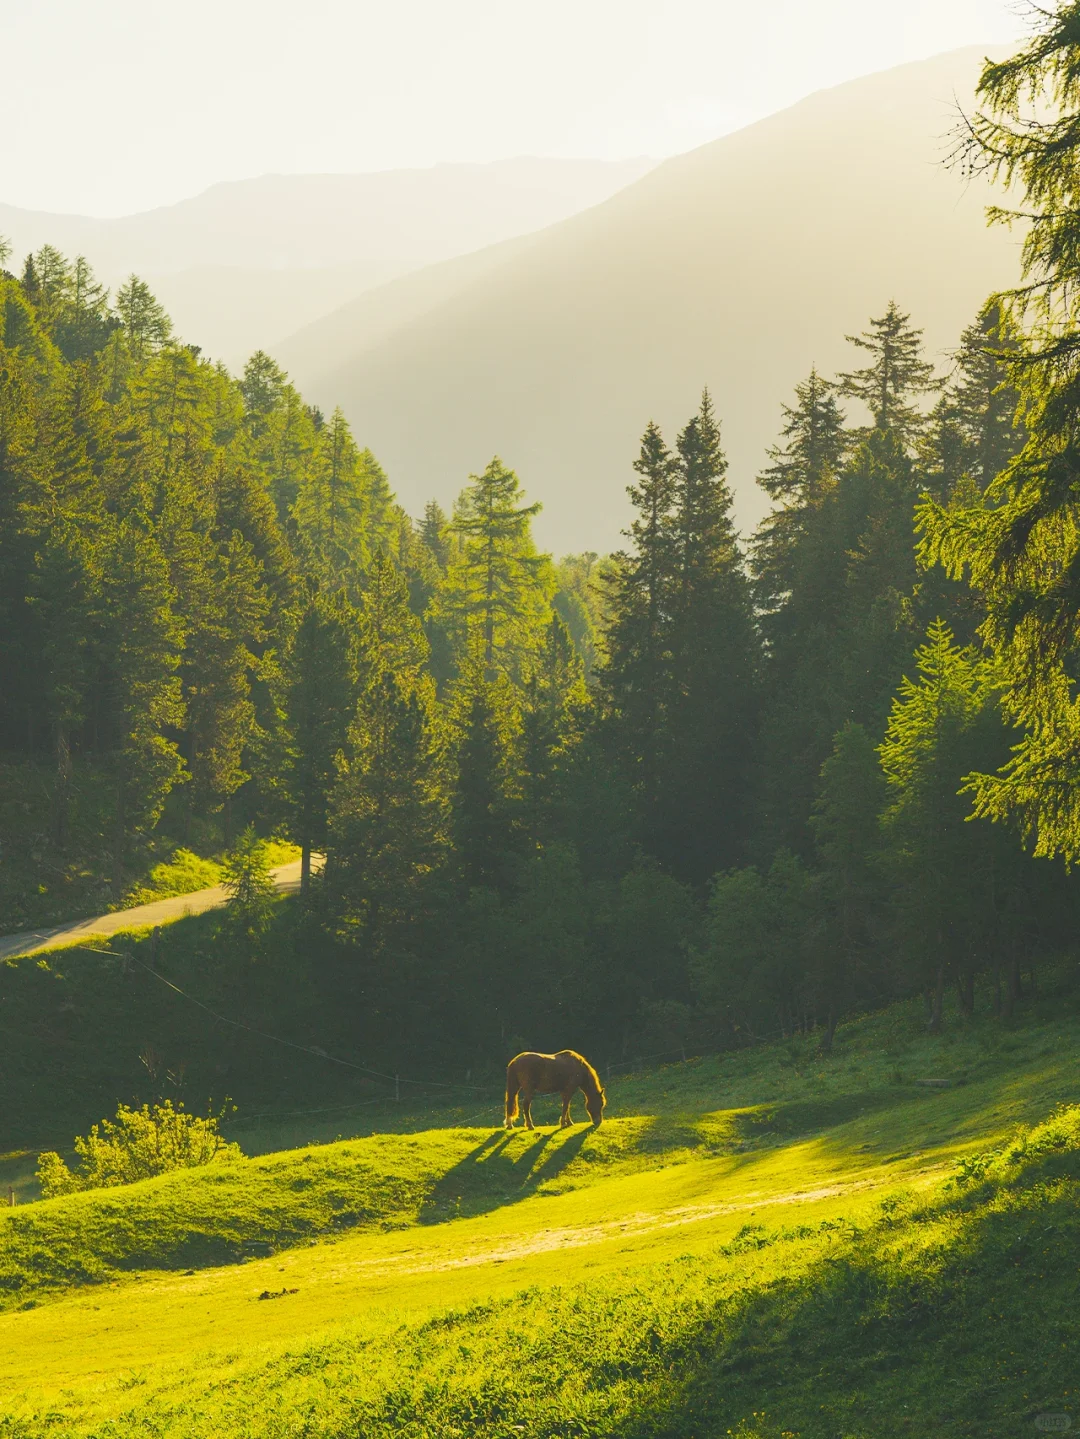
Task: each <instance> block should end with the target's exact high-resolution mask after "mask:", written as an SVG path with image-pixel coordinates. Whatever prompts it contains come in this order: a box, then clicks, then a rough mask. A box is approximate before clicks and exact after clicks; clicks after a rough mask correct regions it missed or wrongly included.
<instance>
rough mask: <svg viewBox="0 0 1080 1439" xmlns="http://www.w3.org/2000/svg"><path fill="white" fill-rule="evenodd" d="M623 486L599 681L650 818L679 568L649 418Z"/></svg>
mask: <svg viewBox="0 0 1080 1439" xmlns="http://www.w3.org/2000/svg"><path fill="white" fill-rule="evenodd" d="M634 469H635V470H636V471H637V473H638V475H639V477H640V478H639V479H638V481H637V482H636V483H635V484H631V485H628V486H627V494H628V495H629V496H630V501H631V503H632V504H633V506H634V509H635V511H636V514H635V517H634V519H633V521H632V522H631V524H630V528H629V529H628V530H626V531H624V533H625V535H626V538H627V539H628V540H629V541H630V543H631V548H630V549H629V550H626V551H621V552H620V553H618V554H616V555H615V556H614V563H613V565H612V568H611V570H610V572H609V573H608V574H607V575H606V577H605V581H604V586H603V597H604V607H605V609H606V611H607V616H606V618H607V627H606V630H605V634H604V651H605V660H604V664H603V666H602V668H601V672H600V676H599V679H600V686H601V691H602V693H603V695H604V698H605V702H606V707H607V710H608V714H609V720H610V727H611V730H612V733H613V735H614V739H615V743H616V748H617V750H618V752H619V754H620V756H621V759H622V763H623V765H624V766H625V768H626V772H627V774H628V775H629V776H630V778H631V782H632V783H633V784H634V786H635V788H636V789H637V791H638V792H639V795H640V803H641V807H642V813H643V816H644V822H645V824H646V825H647V826H649V827H651V825H652V824H653V823H654V821H655V816H656V812H657V806H658V803H659V793H660V788H659V787H660V776H661V773H662V767H663V752H664V746H665V738H666V732H665V730H666V713H667V706H668V705H670V703H671V697H672V695H671V691H672V673H671V663H672V654H671V646H672V623H673V619H674V610H675V584H676V574H677V568H678V560H677V556H678V538H677V535H676V530H675V505H676V495H677V484H678V481H677V472H678V464H677V461H676V460H675V458H674V457H673V456H672V454H671V452H670V451H669V450H668V447H667V445H666V444H665V443H664V439H663V436H662V435H661V433H660V430H659V428H658V427H657V426H656V424H654V423H653V422H652V421H650V422H649V425H648V427H647V428H646V430H645V433H644V435H643V436H642V439H641V449H640V452H639V454H638V457H637V459H636V460H635V461H634Z"/></svg>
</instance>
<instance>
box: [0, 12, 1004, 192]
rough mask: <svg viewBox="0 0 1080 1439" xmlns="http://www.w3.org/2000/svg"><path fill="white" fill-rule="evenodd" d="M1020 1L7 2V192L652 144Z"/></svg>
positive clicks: (157, 188)
mask: <svg viewBox="0 0 1080 1439" xmlns="http://www.w3.org/2000/svg"><path fill="white" fill-rule="evenodd" d="M1022 8H1023V0H181V3H177V0H0V53H2V54H3V56H4V66H3V84H2V86H0V201H2V202H7V203H8V204H15V205H22V206H26V207H28V208H33V209H47V210H68V211H79V212H83V213H88V214H98V215H108V214H123V213H127V212H129V211H133V210H139V209H145V208H147V207H149V206H152V205H158V204H163V203H169V202H171V201H174V200H178V199H181V198H183V197H184V196H187V195H190V194H194V193H196V192H197V191H199V190H201V189H204V188H205V187H206V186H207V185H210V184H213V183H214V181H216V180H226V179H239V178H242V177H245V176H250V175H259V174H265V173H267V172H273V171H277V172H296V171H302V172H318V171H359V170H381V169H390V168H396V167H399V166H418V165H430V164H433V163H436V162H438V161H454V160H490V159H496V158H500V157H504V156H510V155H521V154H536V155H566V156H578V155H580V156H607V157H620V156H628V155H639V154H650V155H667V154H672V153H674V152H676V151H679V150H685V149H688V148H689V147H691V146H693V145H697V144H701V143H703V142H704V141H706V140H709V139H712V138H713V137H715V136H717V135H720V134H723V133H725V132H726V131H729V130H732V129H735V128H737V127H738V126H740V125H743V124H746V123H748V122H749V121H751V120H755V119H757V118H759V117H760V116H762V115H765V114H768V113H769V112H770V111H773V110H776V109H778V108H779V107H781V106H783V105H786V104H789V103H791V102H792V101H794V100H796V99H798V98H799V97H800V96H802V95H805V94H807V93H808V92H809V91H811V90H816V89H819V88H821V87H822V86H824V85H831V84H835V83H837V82H839V81H842V80H845V79H850V78H852V77H854V76H856V75H861V74H865V73H867V72H868V71H872V70H880V69H884V68H885V67H887V66H889V65H895V64H900V63H902V62H903V61H905V60H914V59H920V58H922V57H925V56H928V55H932V54H935V53H937V52H939V51H942V50H950V49H954V48H956V47H958V46H961V45H970V44H984V43H985V44H990V43H1000V42H1002V41H1007V40H1009V39H1011V38H1012V37H1014V36H1017V35H1020V34H1022V33H1023V30H1024V21H1023V18H1022Z"/></svg>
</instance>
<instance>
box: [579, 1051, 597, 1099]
mask: <svg viewBox="0 0 1080 1439" xmlns="http://www.w3.org/2000/svg"><path fill="white" fill-rule="evenodd" d="M574 1053H575V1054H576V1055H577V1058H578V1059H580V1060H581V1067H582V1068H583V1069H584V1071H585V1073H586V1074H587V1075H588V1076H589V1078H590V1079H591V1080H592V1082H593V1083H594V1084H595V1085H596V1089H597V1092H598V1093H599V1094H603V1092H604V1086H603V1085H602V1084H601V1083H600V1076H599V1075H598V1074H597V1072H596V1070H595V1069H594V1068H593V1067H592V1065H591V1064H590V1063H589V1061H588V1060H587V1059H586V1058H585V1056H584V1055H583V1054H577V1050H574Z"/></svg>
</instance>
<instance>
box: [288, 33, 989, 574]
mask: <svg viewBox="0 0 1080 1439" xmlns="http://www.w3.org/2000/svg"><path fill="white" fill-rule="evenodd" d="M981 58H982V54H981V52H980V51H978V50H964V51H959V52H955V53H952V54H949V55H943V56H939V57H937V58H936V59H933V60H928V61H925V62H920V63H918V64H914V65H907V66H903V67H901V68H899V69H896V70H890V71H888V72H885V73H883V74H878V75H872V76H869V77H867V78H865V79H861V80H858V81H855V82H853V83H850V84H846V85H842V86H840V87H838V88H836V89H834V90H829V91H825V92H822V93H820V94H816V95H813V96H811V97H810V98H809V99H807V100H804V101H802V102H801V103H800V104H798V105H795V106H794V107H792V108H791V109H789V110H786V111H784V112H782V113H780V114H777V115H774V116H772V117H770V118H769V119H767V120H764V121H761V122H760V123H758V124H755V125H752V126H750V127H749V128H747V129H745V130H742V131H740V132H739V133H737V134H734V135H729V136H727V137H725V138H723V139H721V140H717V141H715V142H714V143H712V144H710V145H706V146H704V147H702V148H701V149H698V150H695V151H692V152H691V153H689V154H686V155H683V156H680V157H678V158H676V159H673V160H669V161H667V162H665V163H664V164H662V165H660V166H659V167H658V168H656V169H655V170H653V171H651V172H650V173H649V174H648V175H646V176H645V177H644V178H643V179H641V180H639V181H638V182H637V183H636V184H634V185H631V186H629V187H628V188H627V189H625V190H623V191H621V192H620V193H619V194H617V195H615V196H613V197H612V198H611V199H610V200H608V201H606V202H605V203H604V204H602V205H599V206H597V207H594V208H593V209H591V210H588V211H585V212H583V213H582V214H579V215H576V216H574V217H572V218H571V219H569V220H566V221H563V222H562V223H560V224H558V225H555V226H553V227H552V228H550V229H549V230H547V231H546V232H545V233H543V234H542V235H540V236H539V237H536V238H535V240H534V241H533V242H532V243H530V244H529V245H528V246H526V247H522V248H519V249H517V250H512V251H507V253H506V254H505V256H502V257H495V258H498V259H499V263H498V264H493V265H490V266H486V267H485V269H484V271H483V273H481V274H479V275H477V276H476V277H475V278H474V279H472V280H470V281H469V283H468V284H467V285H465V286H464V287H463V286H462V285H461V284H460V274H459V273H455V272H453V271H450V270H447V269H445V268H444V269H443V270H442V271H441V274H437V275H435V276H433V277H431V278H430V280H429V290H430V303H429V305H428V308H427V310H426V312H425V313H423V314H419V315H418V314H417V313H416V310H415V307H414V306H410V305H409V304H404V305H403V306H402V309H401V311H400V314H399V316H398V323H397V325H396V328H394V329H392V330H390V329H389V327H388V326H387V324H386V323H385V317H384V320H383V323H381V324H380V325H379V326H376V327H373V328H370V327H368V326H367V324H366V323H365V319H366V314H367V311H366V310H365V309H363V308H358V309H357V310H356V311H355V312H353V314H352V317H351V318H352V323H350V315H349V314H348V313H346V314H344V315H341V316H332V317H328V318H327V319H326V320H325V321H324V322H322V323H321V324H320V325H318V326H316V327H314V328H312V329H310V330H309V331H308V332H307V333H306V334H304V335H302V336H298V337H295V338H294V339H292V340H290V341H288V342H286V343H284V344H281V345H280V346H278V347H277V349H276V351H275V353H276V354H277V355H278V356H279V358H280V359H281V360H282V362H283V363H284V364H285V365H286V366H287V367H288V368H289V369H290V370H291V372H292V373H293V378H294V379H295V380H296V381H297V382H298V383H299V385H300V386H301V388H302V389H303V391H304V393H305V394H307V395H309V396H310V397H311V398H312V399H314V400H315V401H317V402H318V403H319V404H321V405H322V406H323V407H331V406H333V405H336V404H340V405H342V406H343V407H344V409H345V411H346V413H347V414H348V416H349V418H350V420H351V422H352V423H353V425H354V427H355V428H356V430H357V432H358V433H359V434H361V435H363V437H364V442H365V443H366V444H369V445H371V447H372V448H373V449H374V450H375V451H376V453H377V454H378V455H379V457H380V459H381V460H382V462H383V463H384V464H385V465H386V467H387V469H388V471H389V473H390V474H391V476H392V478H393V481H394V484H395V486H396V488H397V491H398V494H399V496H400V497H401V498H402V500H403V501H404V503H405V504H406V505H407V506H409V507H410V508H412V509H417V508H418V507H419V506H420V505H421V504H422V503H423V501H424V500H425V499H427V498H428V497H430V496H431V495H435V496H437V497H438V498H439V499H441V500H442V501H443V502H444V503H445V502H446V501H447V500H448V499H450V498H451V497H452V495H453V494H454V493H456V491H457V490H458V489H459V488H460V486H461V485H462V483H463V482H464V479H465V477H466V475H467V474H468V473H469V472H470V471H477V470H478V469H480V468H481V467H482V466H483V465H484V464H485V463H486V462H487V460H488V459H489V458H490V457H491V455H492V453H494V452H498V453H499V454H501V455H502V457H503V458H504V459H505V460H506V461H507V462H508V463H510V464H512V465H513V466H515V468H517V469H518V471H519V473H520V474H521V476H522V478H523V480H524V483H525V485H526V486H527V488H528V490H529V493H530V495H531V496H532V497H533V498H536V499H539V500H542V501H543V502H544V505H545V512H544V514H543V515H542V516H541V518H540V521H539V523H538V531H539V534H540V536H541V538H542V539H543V541H544V542H545V543H547V544H550V545H552V546H554V547H556V548H557V549H574V550H580V549H582V548H585V547H587V546H589V547H593V548H597V549H604V548H606V547H609V546H610V545H612V543H613V542H614V541H615V540H616V537H617V534H618V531H619V528H620V527H621V525H622V524H623V523H624V520H625V499H624V486H625V484H626V483H627V479H628V476H629V473H630V470H629V466H630V461H631V460H632V458H633V457H634V455H635V454H636V447H637V439H638V436H639V435H640V433H641V431H642V429H643V428H644V426H645V423H646V421H647V420H648V419H649V418H650V416H652V417H654V418H656V419H657V420H658V421H659V422H661V423H662V424H663V425H665V426H667V427H673V426H675V425H676V424H681V423H682V422H684V421H685V419H686V418H687V417H688V416H689V415H690V414H691V413H692V412H693V411H694V409H695V407H696V403H697V398H698V396H699V394H700V391H701V387H702V386H703V385H704V384H708V385H709V386H710V387H711V389H712V391H713V394H714V397H715V400H716V403H717V407H718V410H719V412H720V414H721V416H722V418H723V419H724V422H725V437H726V443H727V448H728V451H729V454H730V458H731V462H732V473H733V479H734V482H735V487H736V491H737V493H738V495H739V497H740V510H741V515H742V518H743V519H744V521H745V520H749V519H750V518H752V517H753V516H754V515H755V513H756V512H758V511H759V510H760V501H759V499H758V497H757V496H756V494H755V492H754V486H753V478H754V475H755V473H756V471H757V470H758V468H759V467H760V465H761V461H762V458H763V454H764V450H765V447H766V445H767V444H769V443H770V442H771V441H772V440H773V438H774V437H775V435H776V432H777V430H778V425H779V418H780V404H781V401H783V400H786V399H788V398H789V397H790V393H791V390H792V387H793V386H794V385H795V384H796V382H797V381H799V380H800V379H802V378H803V377H804V376H805V374H806V373H807V371H808V370H809V368H810V366H811V365H812V364H814V363H816V364H817V365H818V367H819V368H820V369H822V370H823V371H826V372H829V371H833V370H835V369H836V368H838V367H847V365H848V363H849V361H850V353H851V352H850V350H849V349H848V347H847V346H846V344H845V341H844V335H845V333H851V332H854V331H858V330H861V329H862V328H864V327H865V324H866V321H867V319H868V317H869V316H870V315H871V314H879V313H881V311H882V310H883V309H884V307H885V305H886V303H887V302H888V300H889V299H890V297H895V298H896V300H897V301H898V303H899V304H901V305H902V306H903V307H904V308H905V309H908V310H910V311H911V312H912V314H913V316H914V318H915V320H916V322H917V323H918V324H920V325H924V326H925V327H926V334H927V342H928V344H929V347H930V349H931V351H932V352H933V353H934V355H935V358H936V359H938V360H939V361H942V360H943V359H944V351H945V350H946V349H947V348H948V347H949V346H952V345H955V343H956V341H957V338H958V336H959V333H960V330H961V328H962V327H963V326H964V325H965V324H967V323H969V322H970V321H971V319H972V318H973V316H974V314H975V312H976V310H977V308H978V306H979V305H980V304H981V302H982V301H983V300H984V299H985V297H986V295H987V294H988V293H989V292H990V291H991V290H992V289H994V288H996V287H1000V286H1001V285H1003V284H1007V283H1009V282H1010V281H1011V280H1012V279H1013V277H1014V276H1015V273H1016V245H1017V241H1016V238H1015V237H1010V236H1009V235H1007V234H1006V233H1004V232H1002V231H1000V230H996V231H993V232H988V231H987V229H986V226H985V222H984V213H983V212H984V207H985V204H986V202H987V198H988V193H987V190H986V188H985V187H984V186H983V185H982V184H981V183H973V184H965V182H964V181H963V180H962V178H961V177H960V176H959V175H958V174H956V173H954V172H949V171H947V170H946V169H945V168H944V166H943V164H942V161H943V158H944V156H945V154H946V152H947V150H948V147H949V141H948V134H949V132H950V130H951V129H952V128H953V127H954V126H955V124H956V119H957V113H956V108H955V107H956V102H957V100H958V99H959V101H960V102H962V103H968V102H969V101H970V97H971V95H972V93H973V87H974V82H975V78H976V76H977V73H978V70H979V66H980V62H981ZM412 293H413V292H411V291H410V292H409V294H410V295H411V294H412Z"/></svg>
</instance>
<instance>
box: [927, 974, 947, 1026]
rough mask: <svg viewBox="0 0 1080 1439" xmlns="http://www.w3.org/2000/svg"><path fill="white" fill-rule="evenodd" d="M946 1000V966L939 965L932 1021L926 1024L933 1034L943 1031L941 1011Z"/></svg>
mask: <svg viewBox="0 0 1080 1439" xmlns="http://www.w3.org/2000/svg"><path fill="white" fill-rule="evenodd" d="M944 1000H945V966H944V965H943V964H939V965H938V971H937V977H936V978H935V980H934V989H933V993H932V995H931V999H930V1022H929V1024H928V1025H927V1026H926V1027H927V1029H928V1030H929V1031H930V1033H931V1034H940V1033H941V1011H942V1005H943V1003H944Z"/></svg>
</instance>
